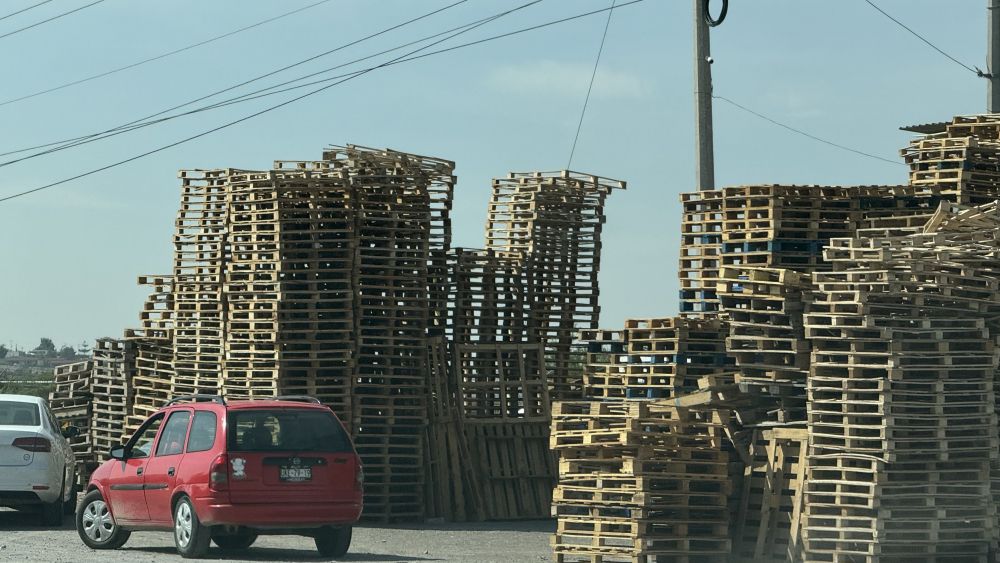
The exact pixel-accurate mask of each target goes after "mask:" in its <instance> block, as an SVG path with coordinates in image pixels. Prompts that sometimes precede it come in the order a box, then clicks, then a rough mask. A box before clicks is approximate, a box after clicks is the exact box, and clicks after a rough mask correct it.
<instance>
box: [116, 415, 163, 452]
mask: <svg viewBox="0 0 1000 563" xmlns="http://www.w3.org/2000/svg"><path fill="white" fill-rule="evenodd" d="M165 415H166V413H162V412H158V413H156V414H154V415H153V416H151V417H149V418H147V419H146V422H143V423H142V426H140V427H139V428H138V429H137V430H136V431H135V433H134V434H132V437H131V438H129V440H128V442H125V455H126V456H128V457H129V458H131V457H132V456H131V455H130V454H131V453H132V448H134V447H135V444H136V442H138V441H139V438H140V437H141V436H142V435H143V434H144V433H145V432H146V429H148V428H149V427H150V426H152V425H153V423H154V422H155V421H156V420H158V419H161V418H163V417H164V416H165ZM162 428H163V426H162V425H161V426H160V428H157V429H156V436H154V437H153V451H156V449H155V448H156V440H157V438H159V435H160V430H161V429H162ZM150 457H152V456H151V455H146V456H144V457H137V458H135V459H149V458H150Z"/></svg>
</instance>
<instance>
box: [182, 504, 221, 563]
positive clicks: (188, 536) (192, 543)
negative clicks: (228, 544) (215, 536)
mask: <svg viewBox="0 0 1000 563" xmlns="http://www.w3.org/2000/svg"><path fill="white" fill-rule="evenodd" d="M211 540H212V530H211V529H210V528H209V527H208V526H205V525H203V524H202V523H201V521H200V520H198V515H197V514H196V513H195V511H194V505H193V504H191V499H189V498H188V497H181V499H180V500H178V501H177V505H176V506H175V507H174V545H176V546H177V553H180V554H181V557H185V558H198V557H201V556H203V555H205V552H206V551H208V543H209V542H210V541H211Z"/></svg>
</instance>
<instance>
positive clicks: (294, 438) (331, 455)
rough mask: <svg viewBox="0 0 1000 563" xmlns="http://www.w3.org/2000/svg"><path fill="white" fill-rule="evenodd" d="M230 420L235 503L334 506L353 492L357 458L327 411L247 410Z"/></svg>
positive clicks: (229, 448)
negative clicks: (332, 504) (290, 503)
mask: <svg viewBox="0 0 1000 563" xmlns="http://www.w3.org/2000/svg"><path fill="white" fill-rule="evenodd" d="M228 417H229V420H228V424H227V440H226V443H227V451H228V453H229V468H230V479H229V495H230V500H231V502H232V503H233V504H243V503H286V502H294V503H302V504H309V503H319V502H331V501H332V500H338V499H342V498H345V497H347V496H349V495H350V494H352V492H353V491H354V490H355V487H356V486H357V484H356V478H357V470H358V465H357V456H356V454H355V453H354V448H353V447H352V445H351V442H350V439H349V438H348V436H347V433H346V432H345V431H344V428H343V426H341V424H340V422H339V421H338V420H337V419H336V417H334V416H333V413H331V412H329V411H328V410H325V409H318V408H244V409H230V410H229V414H228Z"/></svg>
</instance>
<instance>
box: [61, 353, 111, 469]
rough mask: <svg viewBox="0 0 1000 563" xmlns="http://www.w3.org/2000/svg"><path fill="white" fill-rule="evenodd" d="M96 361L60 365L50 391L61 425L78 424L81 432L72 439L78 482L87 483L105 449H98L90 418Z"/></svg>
mask: <svg viewBox="0 0 1000 563" xmlns="http://www.w3.org/2000/svg"><path fill="white" fill-rule="evenodd" d="M93 367H94V364H93V362H92V361H90V360H88V361H85V362H76V363H72V364H65V365H61V366H56V368H55V370H54V372H53V377H52V383H53V389H52V391H51V392H50V393H49V407H50V408H51V409H52V414H54V415H55V417H56V418H57V419H58V420H59V422H60V424H64V425H66V426H75V427H76V428H77V429H78V431H79V433H78V434H77V435H76V436H73V437H72V438H69V446H70V448H71V449H72V450H73V454H74V455H75V456H76V466H77V483H78V484H86V483H87V481H88V480H89V476H90V471H91V470H92V468H93V466H94V464H95V463H96V462H97V461H98V459H101V458H100V457H99V456H100V454H101V453H102V452H98V451H96V450H95V449H94V445H93V440H92V438H91V436H92V433H91V429H90V419H91V413H92V408H93V395H92V394H91V390H90V381H91V375H92V374H93Z"/></svg>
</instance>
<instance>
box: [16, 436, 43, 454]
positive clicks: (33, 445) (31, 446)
mask: <svg viewBox="0 0 1000 563" xmlns="http://www.w3.org/2000/svg"><path fill="white" fill-rule="evenodd" d="M11 445H12V446H14V447H15V448H20V449H22V450H26V451H29V452H51V451H52V443H51V442H49V440H48V438H42V437H41V436H32V437H30V438H14V441H13V442H12V443H11Z"/></svg>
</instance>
